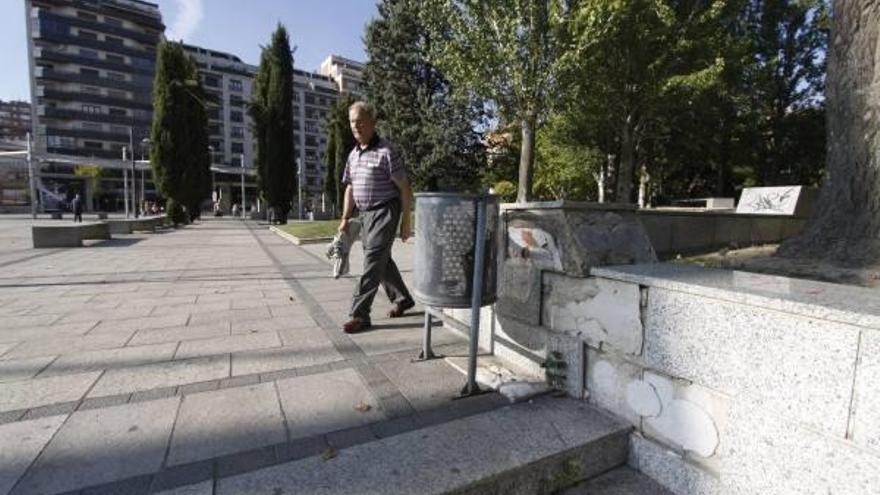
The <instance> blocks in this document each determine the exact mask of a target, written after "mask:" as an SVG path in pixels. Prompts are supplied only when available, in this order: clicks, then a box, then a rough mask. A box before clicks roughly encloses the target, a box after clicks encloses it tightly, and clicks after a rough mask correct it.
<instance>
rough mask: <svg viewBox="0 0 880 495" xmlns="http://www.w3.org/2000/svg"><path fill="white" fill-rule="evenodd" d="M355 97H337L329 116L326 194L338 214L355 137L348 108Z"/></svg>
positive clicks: (340, 209)
mask: <svg viewBox="0 0 880 495" xmlns="http://www.w3.org/2000/svg"><path fill="white" fill-rule="evenodd" d="M355 101H356V100H355V98H354V97H353V96H352V95H350V94H348V93H346V94H343V95H342V96H341V97H339V99H337V100H336V101H335V102H334V103H333V106H331V107H330V112H329V114H328V116H327V152H326V154H325V155H324V194H325V196H326V198H327V200H328V201H329V202H330V203H331V204H332V205H334V207H335V210H334V212H335V213H336V214H339V213H341V212H342V201H343V199H344V198H343V193H344V190H343V186H342V173H343V172H344V171H345V163H346V161H347V160H348V154H349V153H350V152H351V150H352V149H353V148H354V144H355V139H354V136H353V135H352V133H351V126H350V125H349V122H348V109H349V107H351V105H352V104H353V103H354V102H355Z"/></svg>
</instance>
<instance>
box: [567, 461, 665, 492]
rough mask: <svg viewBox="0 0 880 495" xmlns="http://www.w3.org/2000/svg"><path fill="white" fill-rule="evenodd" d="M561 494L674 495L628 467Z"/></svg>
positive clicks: (585, 482)
mask: <svg viewBox="0 0 880 495" xmlns="http://www.w3.org/2000/svg"><path fill="white" fill-rule="evenodd" d="M560 495H673V493H672V492H670V491H669V490H667V489H666V488H663V486H661V485H660V484H659V483H657V482H656V481H654V480H652V479H651V478H649V477H647V476H645V475H644V474H642V473H640V472H638V471H635V470H633V469H630V468H628V467H621V468H617V469H615V470H614V471H610V472H608V473H605V474H603V475H601V476H598V477H596V478H593V479H591V480H588V481H584V482H583V483H580V484H579V485H577V486H574V487H572V488H569V489H567V490H565V491H563V492H562V493H561V494H560Z"/></svg>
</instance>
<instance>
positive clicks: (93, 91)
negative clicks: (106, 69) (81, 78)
mask: <svg viewBox="0 0 880 495" xmlns="http://www.w3.org/2000/svg"><path fill="white" fill-rule="evenodd" d="M95 72H97V71H95ZM80 90H81V91H82V92H83V93H86V94H90V95H99V94H101V90H100V89H98V88H96V87H94V86H80Z"/></svg>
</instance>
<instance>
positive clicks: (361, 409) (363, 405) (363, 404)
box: [354, 402, 373, 413]
mask: <svg viewBox="0 0 880 495" xmlns="http://www.w3.org/2000/svg"><path fill="white" fill-rule="evenodd" d="M354 408H355V410H357V411H358V412H362V413H365V412H367V411H369V410H370V409H372V408H373V406H371V405H369V404H367V403H366V402H361V403H359V404H358V405H356V406H354Z"/></svg>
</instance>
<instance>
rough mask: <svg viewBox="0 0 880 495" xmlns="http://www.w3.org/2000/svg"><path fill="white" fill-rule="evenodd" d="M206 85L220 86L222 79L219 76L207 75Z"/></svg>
mask: <svg viewBox="0 0 880 495" xmlns="http://www.w3.org/2000/svg"><path fill="white" fill-rule="evenodd" d="M205 86H208V87H211V88H219V87H220V79H219V78H218V77H217V76H205Z"/></svg>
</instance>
